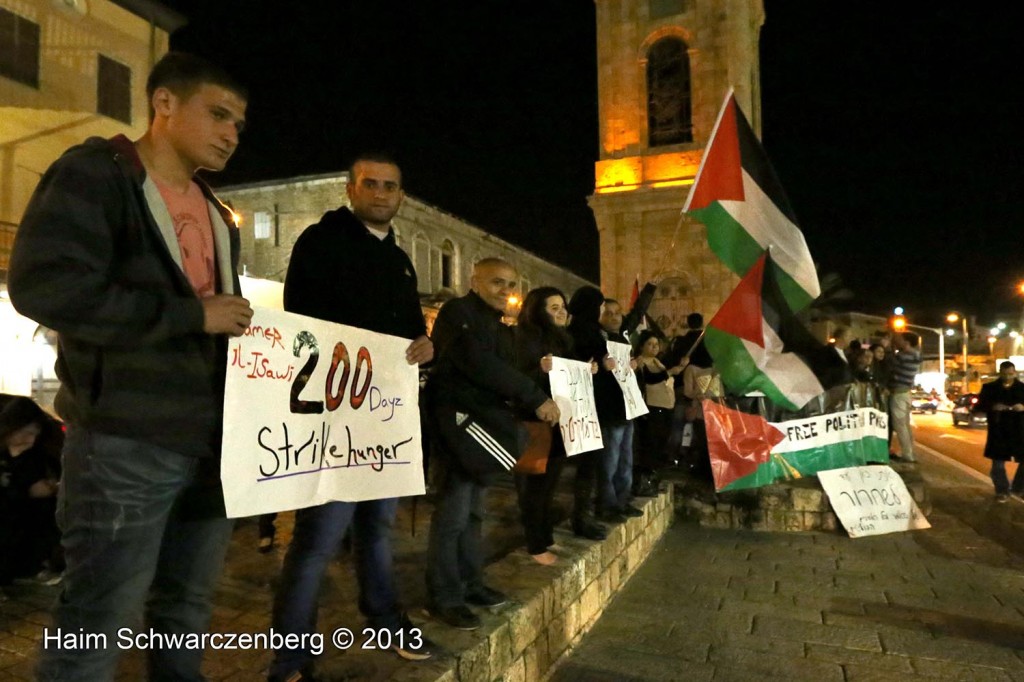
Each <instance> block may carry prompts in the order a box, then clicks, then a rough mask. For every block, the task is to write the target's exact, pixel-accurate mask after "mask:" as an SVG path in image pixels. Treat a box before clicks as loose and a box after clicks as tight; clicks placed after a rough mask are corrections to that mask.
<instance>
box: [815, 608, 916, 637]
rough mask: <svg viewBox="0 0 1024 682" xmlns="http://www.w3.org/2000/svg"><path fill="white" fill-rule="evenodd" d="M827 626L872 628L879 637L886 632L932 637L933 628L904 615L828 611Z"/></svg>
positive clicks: (826, 615)
mask: <svg viewBox="0 0 1024 682" xmlns="http://www.w3.org/2000/svg"><path fill="white" fill-rule="evenodd" d="M823 615H824V621H825V625H831V626H838V627H847V628H871V629H872V630H874V631H875V632H877V633H878V634H879V635H881V634H882V633H884V632H893V633H900V632H907V631H910V632H919V633H922V634H925V635H929V636H932V631H931V626H930V625H929V624H928V623H927V622H924V621H922V620H917V619H907V618H906V616H905V615H904V614H891V615H890V614H886V613H884V612H874V611H873V612H872V613H871V614H870V615H868V614H865V613H861V614H846V613H836V612H831V611H826V612H825V613H824V614H823Z"/></svg>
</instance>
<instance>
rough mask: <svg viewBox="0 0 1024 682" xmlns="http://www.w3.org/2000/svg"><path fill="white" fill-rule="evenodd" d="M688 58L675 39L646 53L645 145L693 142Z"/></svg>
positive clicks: (684, 48) (682, 47)
mask: <svg viewBox="0 0 1024 682" xmlns="http://www.w3.org/2000/svg"><path fill="white" fill-rule="evenodd" d="M691 104H692V101H691V95H690V55H689V54H688V53H687V48H686V43H684V42H683V41H682V40H680V39H679V38H662V39H661V40H659V41H658V42H656V43H654V45H652V46H651V49H650V50H648V52H647V144H648V146H650V147H660V146H662V145H668V144H680V143H683V142H693V124H692V120H691V119H692V111H691Z"/></svg>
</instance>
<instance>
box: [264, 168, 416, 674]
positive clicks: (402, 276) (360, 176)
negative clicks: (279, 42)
mask: <svg viewBox="0 0 1024 682" xmlns="http://www.w3.org/2000/svg"><path fill="white" fill-rule="evenodd" d="M346 193H347V195H348V198H349V201H350V203H351V209H349V208H345V207H342V208H339V209H337V210H334V211H329V212H328V213H326V214H324V216H323V218H321V220H320V222H319V223H317V224H315V225H312V226H310V227H309V228H307V229H306V230H305V232H303V233H302V235H301V236H300V237H299V239H298V241H297V242H296V243H295V248H294V250H293V251H292V256H291V260H290V262H289V264H288V274H287V277H286V279H285V288H284V306H285V310H288V311H290V312H296V313H300V314H303V315H308V316H310V317H315V318H318V319H321V320H327V321H331V322H337V323H341V324H346V325H351V326H354V327H359V328H361V329H368V330H371V331H376V332H381V333H384V334H390V335H393V336H400V337H404V338H407V339H413V341H412V342H411V343H410V344H409V346H408V348H407V349H406V354H405V355H406V361H407V362H408V363H409V364H410V365H415V364H419V363H425V362H429V361H430V360H431V359H433V345H432V344H431V342H430V340H429V339H428V338H427V336H426V326H425V324H424V321H423V314H422V311H421V309H420V305H419V295H418V293H417V284H416V271H415V270H414V268H413V265H412V262H411V261H410V260H409V257H408V256H407V255H406V254H405V252H404V251H402V250H401V249H400V248H399V247H398V244H397V243H396V241H395V232H394V229H393V227H392V224H391V220H392V218H394V216H395V214H396V213H397V212H398V208H399V206H400V205H401V203H402V199H403V198H404V196H405V195H404V192H403V191H402V174H401V171H400V169H399V167H398V165H397V164H396V163H395V162H394V161H393V160H391V159H390V158H389V157H387V156H384V155H379V154H372V155H371V154H368V155H363V156H360V157H358V158H357V159H356V160H355V161H354V162H353V164H352V166H351V169H350V172H349V178H348V185H347V188H346ZM353 381H354V378H353ZM397 509H398V499H397V498H386V499H376V500H364V501H361V502H341V501H339V502H328V503H326V504H322V505H319V506H315V507H308V508H305V509H299V510H298V511H297V512H296V515H295V531H294V535H293V537H292V543H291V546H290V547H289V548H288V553H287V555H286V557H285V561H284V567H283V569H282V575H281V582H280V586H279V588H278V590H277V594H276V595H275V599H274V614H273V627H274V629H275V630H277V631H280V632H285V633H296V634H306V633H310V632H313V631H315V628H316V615H317V599H318V596H319V592H320V583H321V580H322V578H323V575H324V571H325V570H326V569H327V564H328V562H329V561H331V559H333V557H334V556H335V555H336V554H337V551H338V549H339V547H340V546H341V541H342V539H343V538H344V536H345V532H346V530H347V529H348V527H349V525H350V524H352V526H353V527H352V531H353V541H354V543H353V544H354V550H355V558H356V572H357V576H358V579H359V593H360V594H359V608H360V611H362V613H363V615H365V616H366V618H367V620H368V622H369V625H370V626H371V627H373V628H377V629H386V630H388V631H390V632H392V633H393V635H394V637H393V638H392V642H391V648H392V650H394V651H395V652H396V653H397V654H398V655H399V656H401V657H402V658H405V659H408V660H423V659H426V658H429V657H430V656H431V652H430V650H429V646H428V643H427V642H425V640H423V638H422V636H421V634H420V633H419V630H418V629H415V628H413V627H412V624H411V623H410V622H409V620H408V618H407V617H406V616H405V614H404V612H403V611H402V609H401V606H400V605H399V603H398V595H397V591H396V589H395V584H394V570H393V565H392V549H391V539H390V533H391V527H392V524H393V523H394V518H395V514H396V512H397ZM353 520H354V523H353ZM313 658H314V655H313V652H312V651H310V650H308V649H304V650H289V649H280V650H278V651H276V655H275V659H274V662H273V664H272V665H271V668H270V679H271V680H277V679H280V680H286V679H302V678H303V677H307V678H308V677H310V676H311V670H310V669H311V667H312V663H313ZM296 675H299V677H296Z"/></svg>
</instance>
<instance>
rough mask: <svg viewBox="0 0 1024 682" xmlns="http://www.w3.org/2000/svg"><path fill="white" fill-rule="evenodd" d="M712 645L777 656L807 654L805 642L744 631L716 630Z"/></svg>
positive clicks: (794, 656)
mask: <svg viewBox="0 0 1024 682" xmlns="http://www.w3.org/2000/svg"><path fill="white" fill-rule="evenodd" d="M711 645H712V648H716V649H718V650H719V651H722V650H728V649H732V648H735V649H745V650H747V651H758V652H761V653H770V654H775V655H776V656H789V657H791V658H804V654H805V645H804V643H803V642H796V641H793V640H790V639H778V638H776V637H762V636H761V635H751V634H746V633H742V632H728V631H718V632H714V633H712V635H711Z"/></svg>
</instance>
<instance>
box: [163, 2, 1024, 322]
mask: <svg viewBox="0 0 1024 682" xmlns="http://www.w3.org/2000/svg"><path fill="white" fill-rule="evenodd" d="M164 4H167V5H169V6H171V7H173V8H175V9H177V10H178V11H180V12H182V13H183V14H185V15H186V16H188V17H189V18H190V24H189V25H188V26H187V27H186V28H184V29H182V30H181V31H179V32H178V33H176V34H175V35H174V37H173V38H172V46H173V47H175V48H177V49H187V50H190V51H195V52H198V53H201V54H205V55H206V56H209V57H211V58H214V59H216V60H218V61H221V62H223V63H225V64H226V65H227V66H228V67H229V68H231V69H232V70H233V71H234V72H236V73H237V74H238V75H239V76H240V77H241V78H243V79H244V80H245V81H246V82H247V84H248V85H249V87H250V88H251V99H250V107H249V121H250V124H249V125H250V127H249V129H248V131H247V132H246V134H245V136H244V137H243V143H242V146H241V147H240V148H239V152H238V153H237V154H236V156H235V158H234V159H233V160H232V162H231V164H230V165H229V167H228V170H227V171H226V172H224V173H222V174H220V175H219V176H218V177H216V178H214V180H215V182H216V183H218V184H228V183H233V182H241V181H249V180H259V179H267V178H279V177H288V176H293V175H302V174H311V173H324V172H330V171H337V170H340V169H343V168H344V167H345V166H346V165H347V164H348V162H349V161H350V160H351V157H352V155H353V154H355V153H357V152H358V151H361V150H364V149H383V150H386V151H390V152H392V153H393V154H394V155H395V156H396V157H397V158H398V160H399V161H400V163H401V165H402V167H403V170H404V173H405V186H406V190H407V192H409V193H410V194H412V195H414V196H416V197H418V198H420V199H422V200H424V201H426V202H428V203H431V204H434V205H436V206H438V207H439V208H442V209H443V210H445V211H447V212H449V213H453V214H455V215H458V216H460V217H462V218H465V219H466V220H468V221H470V222H472V223H474V224H476V225H478V226H479V227H481V228H484V229H486V230H488V231H491V232H494V233H495V234H497V235H499V236H501V237H504V238H506V239H508V240H510V241H513V242H515V243H517V244H519V245H521V246H523V247H524V248H527V249H529V250H531V251H533V252H535V253H537V254H539V255H541V256H544V257H546V258H549V259H550V260H553V261H555V262H558V263H560V264H563V265H565V266H567V267H570V268H571V269H573V270H575V271H576V272H578V273H580V274H581V275H584V276H586V277H589V278H591V279H595V280H596V279H597V278H598V243H597V231H596V228H595V226H594V221H593V217H592V215H591V213H590V210H589V209H588V208H587V205H586V197H587V196H588V195H589V194H591V193H592V191H593V163H594V161H595V160H596V158H597V154H598V137H597V80H596V37H595V26H594V16H595V8H594V3H593V0H557V1H554V2H548V3H543V4H542V5H529V4H523V3H517V2H511V0H505V1H501V2H499V1H494V2H480V1H479V0H477V1H470V0H448V1H440V0H421V1H420V2H415V3H400V4H399V3H367V2H347V1H337V2H319V1H309V2H296V3H290V4H286V3H279V2H265V1H263V2H261V1H253V0H221V1H218V2H206V1H203V0H172V1H168V2H165V3H164ZM399 6H400V7H401V11H397V9H396V8H397V7H399ZM540 6H542V7H543V13H536V12H528V11H527V9H528V8H530V7H540ZM283 7H288V8H289V10H288V11H287V12H286V11H284V10H283V9H282V8H283ZM299 7H301V8H302V12H300V13H296V12H295V11H294V10H292V9H291V8H299ZM838 7H839V6H838V5H835V4H833V3H810V2H798V1H797V0H782V1H772V0H768V1H767V2H766V16H767V19H766V22H765V25H764V27H763V29H762V34H761V41H762V42H761V75H762V90H763V97H762V110H763V126H762V128H763V130H762V133H763V141H764V145H765V148H766V149H767V151H768V154H769V157H770V158H771V159H772V162H773V164H774V165H775V168H776V171H777V173H778V175H779V177H780V179H781V181H782V184H783V186H784V187H785V188H786V191H787V193H788V194H789V198H790V202H791V203H792V205H793V207H794V210H795V212H796V215H797V216H798V218H799V220H800V224H801V226H802V228H803V230H804V233H805V235H806V237H807V241H808V243H809V245H810V249H811V253H812V255H813V256H814V258H815V259H816V260H817V261H819V263H820V265H821V271H822V272H825V273H828V272H834V273H837V274H838V275H839V276H840V277H841V278H842V281H843V283H844V284H845V286H846V287H848V288H849V289H851V290H853V292H854V293H855V298H854V299H853V300H852V301H850V302H849V304H847V305H846V307H847V308H849V309H853V310H858V311H861V312H867V313H875V314H884V313H887V312H888V310H889V309H891V307H892V306H894V305H903V306H905V307H906V308H907V312H908V319H909V320H910V321H911V322H914V323H918V324H924V325H929V326H937V325H939V324H940V322H941V318H942V315H943V313H945V312H946V311H947V310H952V309H957V310H960V311H963V312H966V313H967V314H969V315H971V314H973V315H977V316H978V321H979V323H981V324H984V325H988V324H991V323H992V322H994V321H995V320H996V319H997V316H999V315H1005V316H1006V318H1005V319H1007V321H1010V318H1009V315H1011V314H1012V315H1013V320H1014V321H1015V320H1016V317H1017V316H1018V315H1019V312H1020V310H1021V306H1022V305H1024V297H1022V296H1020V295H1019V294H1016V293H1015V289H1014V285H1015V284H1016V283H1017V282H1018V281H1019V280H1024V264H1021V263H1019V262H1018V261H1019V256H1020V253H1021V248H1020V237H1019V234H1020V230H1019V229H1018V228H1017V227H1016V225H1015V223H1016V222H1017V221H1018V220H1019V218H1020V216H1021V214H1022V211H1024V193H1022V191H1021V187H1022V184H1024V183H1022V180H1024V177H1022V176H1024V166H1022V164H1021V160H1022V159H1021V157H1022V154H1021V150H1022V146H1024V145H1022V142H1021V133H1020V131H1019V130H1018V128H1019V127H1020V123H1021V121H1022V120H1024V116H1022V115H1021V107H1020V105H1021V100H1022V99H1024V97H1022V91H1021V87H1022V86H1021V85H1020V83H1021V82H1022V81H1024V78H1022V77H1021V75H1020V74H1018V73H1016V71H1017V70H1019V69H1020V67H1021V65H1024V59H1022V57H1024V54H1022V52H1024V47H1022V42H1024V41H1022V40H1021V38H1020V36H1019V29H1018V28H1017V27H1016V24H1015V23H1014V22H1012V21H1010V20H1009V19H1008V17H1007V16H1005V15H1004V14H1003V13H1000V12H997V11H993V10H992V9H991V8H990V7H991V6H989V5H984V4H983V3H974V4H973V5H972V4H964V3H955V4H954V3H935V2H932V3H925V2H907V3H892V2H884V3H883V2H860V3H854V4H853V5H850V4H846V3H844V4H843V5H842V11H840V10H839V9H838Z"/></svg>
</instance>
